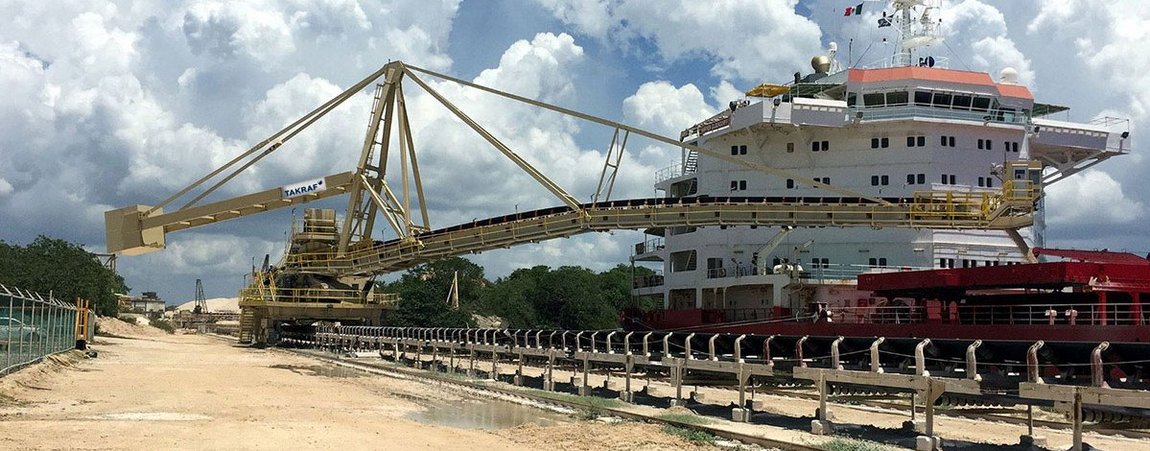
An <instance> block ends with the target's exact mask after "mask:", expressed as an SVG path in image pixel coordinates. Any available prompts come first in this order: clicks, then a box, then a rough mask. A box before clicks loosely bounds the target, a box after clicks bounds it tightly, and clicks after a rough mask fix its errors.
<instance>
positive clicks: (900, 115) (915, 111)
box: [848, 104, 1027, 125]
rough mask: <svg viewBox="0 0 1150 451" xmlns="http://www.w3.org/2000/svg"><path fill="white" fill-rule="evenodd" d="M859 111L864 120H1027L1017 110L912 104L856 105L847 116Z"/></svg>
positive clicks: (1002, 122) (1015, 122)
mask: <svg viewBox="0 0 1150 451" xmlns="http://www.w3.org/2000/svg"><path fill="white" fill-rule="evenodd" d="M859 113H862V120H864V121H872V120H889V119H907V118H913V117H921V118H931V119H953V120H960V121H969V122H981V123H996V124H1019V125H1022V124H1025V123H1026V121H1027V118H1026V115H1025V114H1023V113H1022V112H1018V111H1005V110H1001V111H1000V110H994V109H990V110H985V111H975V110H954V109H949V108H938V107H933V106H926V105H914V104H908V105H904V106H881V107H873V108H867V107H857V106H856V107H851V108H850V110H849V114H848V117H857V116H856V115H857V114H859Z"/></svg>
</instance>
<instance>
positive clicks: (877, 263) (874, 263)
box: [867, 257, 886, 268]
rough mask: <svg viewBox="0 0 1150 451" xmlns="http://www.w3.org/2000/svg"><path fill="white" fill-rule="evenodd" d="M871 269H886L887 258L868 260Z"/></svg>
mask: <svg viewBox="0 0 1150 451" xmlns="http://www.w3.org/2000/svg"><path fill="white" fill-rule="evenodd" d="M867 263H869V264H870V267H871V268H884V267H886V257H879V258H874V257H871V258H870V259H868V260H867Z"/></svg>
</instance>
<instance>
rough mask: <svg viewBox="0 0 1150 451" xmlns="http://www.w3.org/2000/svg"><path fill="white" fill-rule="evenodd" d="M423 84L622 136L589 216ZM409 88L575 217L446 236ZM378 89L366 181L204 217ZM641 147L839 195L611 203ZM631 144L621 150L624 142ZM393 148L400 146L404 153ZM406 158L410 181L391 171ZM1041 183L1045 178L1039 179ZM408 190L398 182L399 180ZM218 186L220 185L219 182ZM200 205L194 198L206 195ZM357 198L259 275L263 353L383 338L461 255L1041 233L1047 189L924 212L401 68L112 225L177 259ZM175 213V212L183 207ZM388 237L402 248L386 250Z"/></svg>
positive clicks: (253, 334) (247, 330)
mask: <svg viewBox="0 0 1150 451" xmlns="http://www.w3.org/2000/svg"><path fill="white" fill-rule="evenodd" d="M417 73H418V74H422V75H426V76H431V77H435V78H438V79H441V80H446V81H449V82H454V83H457V84H461V85H464V86H467V87H471V88H474V89H478V90H481V91H484V92H487V93H491V94H495V95H498V96H501V97H504V98H507V99H511V100H514V101H517V102H521V103H526V104H528V105H531V106H534V107H538V108H542V109H546V110H550V111H553V112H557V113H560V114H563V115H567V116H571V117H575V118H578V119H582V120H585V121H588V122H592V123H595V124H599V125H602V126H606V127H610V128H612V129H614V131H615V134H614V138H613V139H612V142H611V145H610V147H609V149H608V152H607V155H606V160H605V162H604V167H603V171H602V174H601V177H600V181H599V185H598V188H597V191H596V193H595V194H594V195H593V196H592V199H593V201H592V202H590V203H580V202H579V201H578V200H577V199H576V198H575V197H574V196H572V195H571V194H569V193H567V191H565V190H564V189H563V188H562V187H561V186H559V185H558V184H557V183H555V182H554V181H552V180H551V179H550V178H548V177H547V176H546V175H545V174H543V173H542V172H541V171H539V170H538V169H536V168H535V167H534V166H532V165H531V164H530V163H529V162H527V161H526V160H525V159H523V158H522V157H520V156H519V154H517V153H516V152H515V151H513V150H512V149H511V148H510V147H508V146H507V145H506V144H505V143H503V142H502V141H500V140H499V139H498V138H497V137H495V136H494V135H493V134H492V133H490V132H489V131H488V130H486V129H485V128H483V126H482V125H480V124H479V123H478V122H476V121H475V120H474V119H472V118H471V117H469V116H468V115H467V114H466V113H465V112H463V111H462V110H461V109H460V108H458V107H457V106H456V105H454V104H453V103H451V102H450V101H449V100H447V99H446V98H445V97H444V96H443V95H441V94H440V93H439V92H437V91H436V90H435V89H433V88H432V87H431V86H430V85H428V84H427V83H426V82H424V81H423V80H422V79H421V78H420V77H419V75H417ZM405 78H406V79H409V80H411V81H412V82H414V83H415V84H416V85H418V86H419V87H420V88H422V89H423V90H424V91H425V92H427V93H428V94H429V95H430V96H432V97H433V98H435V99H436V100H437V101H438V102H439V103H440V104H442V105H443V106H444V107H445V108H447V109H448V110H449V111H450V112H451V113H452V114H453V115H455V116H456V117H457V118H458V119H459V120H460V121H462V122H464V123H465V124H467V125H468V126H469V127H470V128H472V129H473V130H474V131H475V132H476V133H478V134H479V135H480V136H481V137H483V138H484V140H486V141H487V142H488V143H489V144H491V145H492V146H493V147H495V148H496V149H497V150H498V151H499V152H500V153H501V154H503V155H504V156H505V157H506V158H508V159H510V160H511V161H512V162H514V163H515V164H516V165H517V166H518V167H519V168H520V169H522V170H523V171H524V172H527V173H528V174H529V175H531V177H532V178H533V179H534V180H535V181H536V182H538V183H539V184H540V185H542V186H543V187H544V188H545V189H547V190H548V191H549V192H551V193H552V194H553V195H554V196H555V197H556V198H558V199H559V201H560V202H561V203H562V206H560V207H555V208H549V209H543V210H536V211H533V212H526V213H523V214H518V213H517V214H515V215H508V216H504V217H499V218H491V219H487V220H483V221H477V222H474V223H471V224H461V225H458V226H454V227H448V228H441V229H433V228H432V227H431V225H430V224H431V222H430V217H429V214H428V211H427V207H426V202H425V198H424V189H423V184H422V179H421V178H420V172H419V164H418V158H417V152H416V147H415V144H414V140H413V136H412V133H411V120H410V118H409V116H408V111H407V107H406V99H405V96H404V92H403V83H402V81H403V79H405ZM380 79H382V82H381V83H379V84H377V85H376V89H375V95H374V102H373V105H372V110H371V118H370V121H369V125H368V129H367V133H366V135H365V137H364V140H363V145H362V147H361V150H360V157H359V159H358V164H357V165H356V168H355V169H354V170H353V171H348V172H341V173H338V174H332V175H327V176H324V177H321V178H316V179H313V180H308V181H305V182H302V183H297V184H293V185H288V186H284V187H280V188H273V189H269V190H265V191H260V192H256V193H252V194H247V195H243V196H239V197H234V198H230V199H225V200H220V201H215V202H210V203H201V201H203V200H204V199H205V198H207V197H208V196H209V195H212V194H213V193H215V192H217V191H218V190H219V189H220V188H221V187H222V186H223V185H225V184H226V183H228V182H229V181H231V180H232V179H234V178H235V177H236V176H238V175H239V174H240V173H242V172H244V171H245V170H247V169H248V168H250V167H252V166H253V165H255V164H256V163H258V162H259V161H260V160H262V159H263V158H265V157H267V156H268V155H270V154H271V153H273V152H275V151H276V150H278V149H279V148H281V147H282V146H283V145H285V144H286V143H288V141H290V140H291V139H292V138H293V137H295V136H296V135H298V134H299V133H300V132H302V131H303V130H304V129H306V128H307V127H308V126H310V125H311V124H313V123H315V122H316V121H318V120H319V119H321V118H322V117H323V116H324V115H326V114H328V113H329V112H331V111H332V110H333V109H335V108H336V107H338V106H339V105H340V104H342V103H343V102H345V101H347V100H348V99H349V98H351V97H352V96H353V95H355V94H356V93H358V92H360V91H362V90H364V89H367V88H368V87H369V86H370V85H371V84H372V83H374V82H377V81H378V80H380ZM631 135H638V136H641V137H645V138H648V139H650V140H653V141H655V142H657V143H661V144H666V145H672V146H675V147H681V148H684V149H687V150H689V151H694V152H696V153H698V154H702V155H707V156H709V157H711V158H715V159H717V160H721V161H725V162H728V163H731V164H735V165H740V166H743V167H746V168H748V169H752V170H756V171H761V172H765V173H768V174H772V175H775V176H779V177H783V178H789V179H793V180H796V181H797V182H798V183H801V184H807V185H809V186H813V187H816V188H819V189H822V190H825V191H828V192H830V193H833V194H834V195H835V197H825V198H822V197H820V198H747V197H742V198H708V197H706V196H700V197H696V198H692V199H690V200H689V201H684V200H683V199H663V198H659V199H632V200H623V201H619V200H615V201H612V200H609V197H610V194H611V191H612V189H613V185H614V181H615V177H616V175H617V174H618V168H619V162H620V161H621V155H622V152H624V150H625V149H624V147H625V146H626V143H627V141H628V138H629V137H630V136H631ZM620 136H622V138H621V139H620ZM393 144H398V146H397V147H398V149H396V148H394V146H393ZM394 154H398V155H397V156H398V160H399V167H398V168H389V167H388V162H389V157H391V156H393V155H394ZM1030 169H1031V170H1035V169H1034V168H1030ZM396 178H398V180H396ZM212 180H215V181H214V183H212V184H211V185H208V182H209V181H212ZM193 193H194V194H193ZM343 194H348V195H349V196H348V197H349V199H348V206H347V210H346V213H345V214H344V215H343V219H342V223H341V222H339V221H337V220H336V217H335V212H334V211H332V210H317V209H308V210H307V211H305V215H304V221H303V225H302V227H301V228H299V229H298V230H296V229H294V228H293V233H292V243H291V248H289V250H288V253H287V255H286V256H285V259H284V261H283V263H282V264H281V265H280V266H279V267H269V268H266V269H267V271H255V272H254V273H253V274H252V277H251V283H250V284H249V286H248V287H247V288H245V289H244V290H243V291H242V292H241V310H242V313H241V341H245V340H253V339H254V340H260V339H261V338H263V337H264V335H265V333H266V331H267V330H269V329H268V327H269V324H270V323H274V322H275V321H280V320H285V319H301V320H302V319H326V320H340V321H355V322H359V323H363V324H375V323H377V322H378V321H379V318H380V316H381V313H382V311H383V310H386V309H388V308H390V307H391V306H392V305H393V303H394V300H395V299H394V297H389V296H387V295H385V294H378V293H374V291H373V288H374V282H373V280H374V277H375V276H376V275H379V274H382V273H386V272H391V271H396V270H400V269H404V268H408V267H412V266H415V265H418V264H420V263H423V262H427V261H432V260H435V259H440V258H444V257H448V256H452V255H460V254H466V253H473V252H480V251H484V250H490V249H496V248H502V247H507V246H511V245H516V244H520V243H527V242H537V241H540V240H546V239H551V238H558V237H566V236H571V235H574V234H578V233H584V232H589V231H607V230H614V229H641V228H645V227H660V226H674V225H697V226H707V225H759V226H790V227H795V226H825V225H832V226H844V227H850V226H865V227H912V228H920V227H930V228H957V229H966V228H972V229H973V228H979V229H986V228H1000V229H1014V228H1018V227H1024V226H1027V225H1029V224H1030V222H1031V220H1032V214H1033V211H1034V203H1035V199H1037V197H1038V196H1039V195H1040V194H1041V186H1040V185H1037V184H1034V183H1033V182H1032V181H1031V180H1030V179H1026V178H1023V179H1020V180H1011V181H1007V183H1004V184H1003V191H1002V192H1000V193H985V192H984V193H960V192H922V193H916V194H915V196H914V197H912V198H904V199H888V198H876V197H871V196H867V195H863V194H860V193H857V192H853V191H851V190H848V189H844V188H842V187H837V186H832V185H828V184H824V183H820V182H818V181H812V180H811V179H809V178H806V177H802V176H799V175H796V174H793V173H791V172H789V171H786V170H782V169H777V168H773V167H769V166H766V165H764V164H760V163H755V162H752V161H749V160H747V159H739V158H735V157H732V156H729V155H726V154H725V153H722V152H716V151H714V150H712V149H708V148H706V147H702V146H699V145H696V144H692V143H687V142H681V141H679V140H675V139H673V138H668V137H664V136H662V135H659V134H656V133H653V132H650V131H646V130H643V129H639V128H636V127H632V126H628V125H625V124H621V123H618V122H615V121H611V120H608V119H603V118H600V117H596V116H592V115H589V114H585V113H581V112H578V111H574V110H570V109H566V108H563V107H559V106H555V105H551V104H547V103H543V102H539V101H536V100H533V99H528V98H525V97H521V96H517V95H514V94H510V93H506V92H503V91H499V90H496V89H493V88H490V87H486V86H482V85H478V84H475V83H472V82H468V81H466V80H461V79H458V78H455V77H451V76H448V75H444V74H440V73H436V72H432V71H429V70H426V69H421V68H418V67H415V66H410V65H406V64H404V63H402V62H399V61H395V62H391V63H388V64H387V65H385V66H383V67H382V68H380V69H379V70H377V71H376V72H374V73H372V74H371V75H369V76H368V77H366V78H364V79H363V80H360V81H359V82H358V83H356V84H354V85H352V86H351V87H349V88H348V89H347V90H345V91H343V92H341V93H340V94H339V95H337V96H336V97H334V98H332V99H331V100H329V101H327V102H326V103H324V104H323V105H321V106H319V107H318V108H316V109H315V110H312V111H311V112H309V113H308V114H306V115H304V116H303V117H301V118H299V119H298V120H296V121H295V122H293V123H291V124H289V125H288V126H287V127H285V128H284V129H282V130H280V131H278V132H276V133H274V134H273V135H271V136H269V137H268V138H267V139H265V140H263V141H261V142H260V143H258V144H256V145H255V146H253V147H251V148H250V149H248V150H247V151H245V152H243V153H241V154H240V155H239V156H237V157H235V158H234V159H232V160H231V161H229V162H228V163H226V164H224V165H223V166H221V167H220V168H217V169H215V170H213V171H211V172H210V173H209V174H207V175H205V176H203V177H201V178H200V179H198V180H196V181H195V182H193V183H192V184H191V185H189V186H188V187H185V188H184V189H181V190H180V191H178V192H177V193H175V194H173V195H172V196H170V197H168V198H167V199H165V200H164V201H162V202H160V203H159V204H157V205H155V206H147V205H134V206H129V207H125V208H120V209H116V210H111V211H108V212H106V213H105V222H106V227H107V246H108V251H109V252H111V253H117V254H124V255H137V254H142V253H146V252H151V251H155V250H159V249H161V248H163V247H164V246H165V236H166V234H167V233H170V232H175V231H179V230H184V229H189V228H194V227H199V226H204V225H208V224H213V223H216V222H221V221H226V220H229V219H234V218H239V217H243V216H248V215H252V214H257V213H262V212H265V211H271V210H275V209H278V208H284V207H295V206H297V205H301V204H304V203H307V202H311V201H315V200H320V199H325V198H329V197H333V196H337V195H343ZM186 197H191V199H190V200H189V201H187V202H186V203H184V204H183V205H182V206H181V207H179V208H177V209H175V210H174V211H167V212H166V211H164V209H165V208H167V207H169V206H170V205H173V203H174V202H175V201H176V200H178V199H182V198H186ZM377 223H386V224H387V226H388V228H389V229H390V231H391V232H392V233H393V234H394V238H393V239H390V240H386V241H384V240H377V239H375V238H374V237H373V234H374V231H375V230H376V229H377V228H378V227H379V224H377Z"/></svg>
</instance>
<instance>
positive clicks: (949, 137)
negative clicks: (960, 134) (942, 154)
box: [947, 136, 954, 147]
mask: <svg viewBox="0 0 1150 451" xmlns="http://www.w3.org/2000/svg"><path fill="white" fill-rule="evenodd" d="M947 141H948V142H950V147H954V137H953V136H948V137H947Z"/></svg>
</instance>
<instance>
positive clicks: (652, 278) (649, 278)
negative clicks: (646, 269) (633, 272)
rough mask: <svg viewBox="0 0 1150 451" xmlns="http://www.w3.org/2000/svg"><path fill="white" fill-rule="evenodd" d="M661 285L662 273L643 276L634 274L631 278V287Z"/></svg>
mask: <svg viewBox="0 0 1150 451" xmlns="http://www.w3.org/2000/svg"><path fill="white" fill-rule="evenodd" d="M661 286H663V275H662V274H650V275H645V276H635V277H633V278H631V287H632V288H647V287H661Z"/></svg>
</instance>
